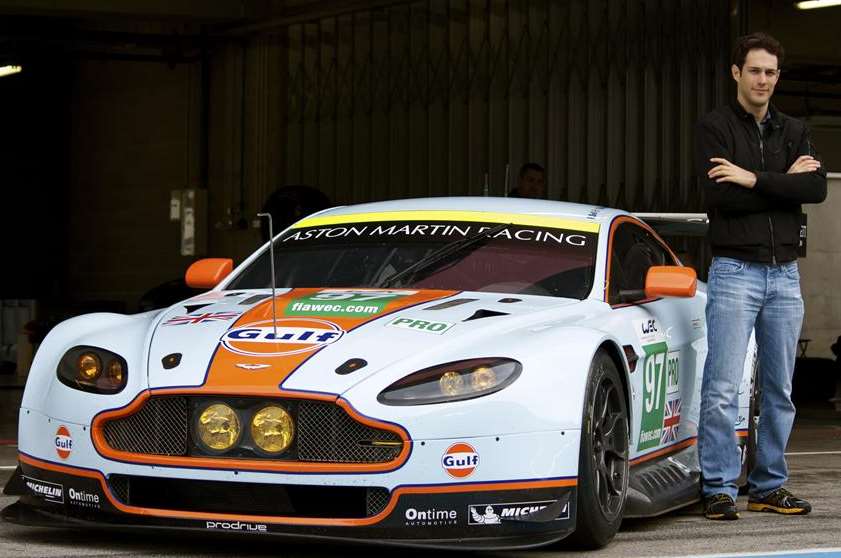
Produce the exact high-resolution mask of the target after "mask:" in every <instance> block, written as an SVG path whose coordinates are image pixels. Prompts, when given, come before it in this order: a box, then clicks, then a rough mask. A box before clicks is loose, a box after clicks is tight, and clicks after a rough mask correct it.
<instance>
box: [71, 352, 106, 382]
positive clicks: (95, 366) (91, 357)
mask: <svg viewBox="0 0 841 558" xmlns="http://www.w3.org/2000/svg"><path fill="white" fill-rule="evenodd" d="M76 364H77V368H78V373H79V379H80V380H83V381H86V382H92V381H94V380H96V379H97V378H98V377H99V374H100V373H101V372H102V362H101V361H100V360H99V357H98V356H96V355H95V354H93V353H82V354H81V355H79V360H78V361H77V362H76Z"/></svg>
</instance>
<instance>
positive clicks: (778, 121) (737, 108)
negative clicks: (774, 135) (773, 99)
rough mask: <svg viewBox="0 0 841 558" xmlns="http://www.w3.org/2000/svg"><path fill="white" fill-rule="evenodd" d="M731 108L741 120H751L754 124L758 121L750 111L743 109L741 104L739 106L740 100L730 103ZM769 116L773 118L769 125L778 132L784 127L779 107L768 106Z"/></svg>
mask: <svg viewBox="0 0 841 558" xmlns="http://www.w3.org/2000/svg"><path fill="white" fill-rule="evenodd" d="M730 108H731V109H732V110H733V112H735V113H736V116H738V117H739V118H740V119H742V120H748V119H749V120H750V121H751V122H752V123H753V122H755V121H756V120H755V119H754V117H753V115H752V114H751V113H749V112H748V111H746V110H745V107H743V106H742V105H741V104H739V101H738V100H736V99H733V100H732V101H730ZM768 115H769V116H770V117H771V120H770V122H769V124H770V125H771V127H772V128H774V129H775V130H777V129H779V128H781V127H782V125H783V119H782V117H781V116H780V111H778V110H777V107H775V106H774V105H773V104H771V103H769V104H768Z"/></svg>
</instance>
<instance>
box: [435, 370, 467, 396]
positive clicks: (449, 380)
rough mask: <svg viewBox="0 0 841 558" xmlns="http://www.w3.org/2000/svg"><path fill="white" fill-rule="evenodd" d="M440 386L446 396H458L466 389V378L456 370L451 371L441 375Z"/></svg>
mask: <svg viewBox="0 0 841 558" xmlns="http://www.w3.org/2000/svg"><path fill="white" fill-rule="evenodd" d="M438 386H439V387H440V388H441V393H443V394H444V395H458V394H459V393H461V392H462V390H463V389H464V378H462V377H461V374H459V373H458V372H456V371H455V370H449V371H447V372H444V373H443V374H441V378H440V379H439V380H438Z"/></svg>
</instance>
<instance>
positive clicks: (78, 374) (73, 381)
mask: <svg viewBox="0 0 841 558" xmlns="http://www.w3.org/2000/svg"><path fill="white" fill-rule="evenodd" d="M56 375H57V376H58V379H59V381H60V382H61V383H62V384H64V385H66V386H69V387H72V388H75V389H79V390H82V391H87V392H90V393H103V394H112V393H119V392H121V391H122V390H123V388H124V387H126V380H127V379H128V366H127V365H126V361H125V359H124V358H123V357H121V356H120V355H118V354H116V353H112V352H111V351H106V350H105V349H100V348H98V347H85V346H80V347H73V348H72V349H70V350H69V351H67V352H66V353H64V356H63V357H61V360H60V361H59V363H58V370H57V371H56Z"/></svg>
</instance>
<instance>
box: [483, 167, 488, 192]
mask: <svg viewBox="0 0 841 558" xmlns="http://www.w3.org/2000/svg"><path fill="white" fill-rule="evenodd" d="M484 196H485V197H486V198H487V197H488V173H487V172H485V193H484Z"/></svg>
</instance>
